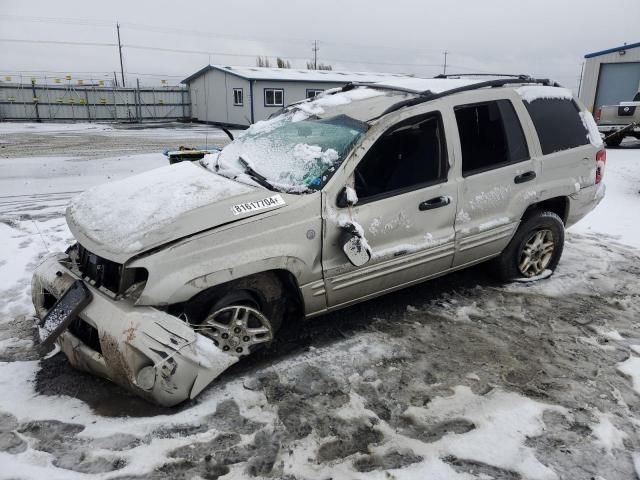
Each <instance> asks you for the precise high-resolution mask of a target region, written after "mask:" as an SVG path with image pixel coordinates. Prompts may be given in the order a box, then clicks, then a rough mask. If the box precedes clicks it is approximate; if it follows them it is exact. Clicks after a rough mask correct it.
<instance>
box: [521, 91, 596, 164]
mask: <svg viewBox="0 0 640 480" xmlns="http://www.w3.org/2000/svg"><path fill="white" fill-rule="evenodd" d="M524 105H525V107H526V108H527V110H528V111H529V115H530V116H531V120H533V124H534V126H535V127H536V132H537V133H538V138H539V139H540V146H541V147H542V153H543V154H544V155H548V154H550V153H554V152H559V151H561V150H568V149H570V148H575V147H580V146H582V145H587V144H588V143H589V138H588V135H587V133H588V132H587V129H586V128H585V126H584V123H583V122H582V119H581V118H580V109H579V108H578V105H576V102H574V101H573V100H567V99H562V98H538V99H535V100H533V101H532V102H528V101H524Z"/></svg>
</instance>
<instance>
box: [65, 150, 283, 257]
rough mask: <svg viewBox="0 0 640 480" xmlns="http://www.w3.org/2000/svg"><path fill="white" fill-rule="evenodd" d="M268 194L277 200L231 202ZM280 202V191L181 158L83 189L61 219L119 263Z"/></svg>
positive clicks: (89, 244)
mask: <svg viewBox="0 0 640 480" xmlns="http://www.w3.org/2000/svg"><path fill="white" fill-rule="evenodd" d="M274 196H277V197H279V198H280V200H281V201H276V202H269V201H267V202H266V204H267V206H264V203H263V204H261V205H260V206H261V208H254V209H252V208H248V209H246V208H238V207H237V205H239V204H240V205H242V204H245V203H247V202H259V201H260V200H263V199H267V198H271V197H274ZM287 197H290V196H289V195H287ZM284 205H285V201H284V200H282V195H279V194H276V193H274V192H270V191H267V190H264V189H261V188H259V187H252V186H249V185H245V184H242V183H238V182H235V181H233V180H230V179H228V178H225V177H222V176H220V175H217V174H215V173H213V172H211V171H209V170H206V169H205V168H203V167H202V166H200V165H199V164H194V163H191V162H181V163H177V164H175V165H171V166H167V167H162V168H158V169H155V170H151V171H149V172H145V173H142V174H139V175H134V176H131V177H128V178H125V179H123V180H118V181H115V182H111V183H107V184H104V185H101V186H98V187H95V188H92V189H90V190H87V191H86V192H84V193H82V194H80V195H78V196H77V197H75V198H74V199H73V200H72V201H71V204H70V206H69V207H68V208H67V223H68V224H69V228H70V229H71V232H72V233H73V235H74V236H75V237H76V239H77V240H78V241H79V242H80V244H82V245H83V246H84V247H85V248H87V249H88V250H89V251H91V252H93V253H95V254H97V255H100V256H102V257H105V258H108V259H110V260H112V261H116V262H119V263H124V262H125V261H126V260H127V259H129V258H131V257H132V256H134V255H136V254H138V253H141V252H144V251H146V250H149V249H150V248H153V247H156V246H159V245H162V244H165V243H168V242H171V241H173V240H177V239H179V238H182V237H185V236H187V235H191V234H194V233H197V232H201V231H204V230H207V229H210V228H214V227H216V226H218V225H222V224H225V223H229V222H232V221H236V220H242V219H244V218H247V217H250V216H253V215H257V214H260V213H264V212H265V211H268V210H273V209H275V208H279V207H281V206H284ZM234 206H236V208H235V209H233V207H234Z"/></svg>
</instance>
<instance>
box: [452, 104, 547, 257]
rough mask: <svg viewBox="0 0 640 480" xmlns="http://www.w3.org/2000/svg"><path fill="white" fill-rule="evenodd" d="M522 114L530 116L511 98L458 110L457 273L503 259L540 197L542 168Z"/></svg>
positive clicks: (455, 107)
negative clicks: (531, 148)
mask: <svg viewBox="0 0 640 480" xmlns="http://www.w3.org/2000/svg"><path fill="white" fill-rule="evenodd" d="M516 108H517V109H518V110H516ZM518 112H519V113H520V115H526V113H525V112H524V108H523V106H522V103H521V102H516V103H513V102H512V101H511V100H509V99H506V98H498V99H493V100H488V101H484V102H480V103H472V104H461V105H456V106H454V115H455V119H456V125H457V128H458V138H459V143H458V149H457V152H456V158H459V159H461V173H460V174H461V178H460V182H459V190H458V209H457V214H456V221H455V232H456V253H455V257H454V267H460V266H463V265H466V264H469V263H473V262H475V261H477V260H480V259H483V258H488V257H491V256H494V255H496V254H498V253H500V252H501V251H502V250H503V249H504V248H505V247H506V246H507V244H508V243H509V240H510V239H511V237H512V235H513V233H514V231H515V229H516V228H517V226H518V223H519V221H520V218H521V217H522V214H523V213H524V211H525V209H526V208H527V205H528V204H529V203H530V200H531V199H532V198H535V196H536V187H537V183H538V182H537V177H538V175H539V173H540V168H539V162H538V161H537V160H535V159H533V158H532V157H531V154H530V151H529V146H528V142H527V140H526V136H525V132H524V130H523V127H522V125H521V122H520V120H519V117H518Z"/></svg>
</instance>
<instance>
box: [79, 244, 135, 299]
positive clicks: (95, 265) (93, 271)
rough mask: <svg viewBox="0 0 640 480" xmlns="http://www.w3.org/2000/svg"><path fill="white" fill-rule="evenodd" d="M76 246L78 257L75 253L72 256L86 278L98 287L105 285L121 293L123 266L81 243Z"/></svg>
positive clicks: (116, 292) (108, 288)
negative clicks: (74, 255)
mask: <svg viewBox="0 0 640 480" xmlns="http://www.w3.org/2000/svg"><path fill="white" fill-rule="evenodd" d="M75 247H76V252H75V253H76V256H77V258H73V255H72V258H73V260H75V261H76V263H77V265H78V268H79V270H80V273H82V276H83V277H84V279H85V280H87V281H89V283H90V284H91V285H93V286H94V287H96V288H100V287H103V288H106V289H107V290H109V291H111V292H113V293H115V294H118V293H120V287H121V280H122V271H123V266H122V265H121V264H119V263H116V262H112V261H111V260H107V259H106V258H102V257H99V256H98V255H96V254H94V253H91V252H90V251H89V250H87V249H86V248H84V247H83V246H82V245H80V244H79V243H78V244H77V245H76V246H75ZM70 253H71V252H70Z"/></svg>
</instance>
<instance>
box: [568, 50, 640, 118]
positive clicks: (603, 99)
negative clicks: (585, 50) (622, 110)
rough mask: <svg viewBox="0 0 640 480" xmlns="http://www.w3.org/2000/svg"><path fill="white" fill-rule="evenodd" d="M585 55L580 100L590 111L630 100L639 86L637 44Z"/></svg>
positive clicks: (639, 71)
mask: <svg viewBox="0 0 640 480" xmlns="http://www.w3.org/2000/svg"><path fill="white" fill-rule="evenodd" d="M584 58H585V65H584V71H583V73H582V83H581V88H580V100H582V102H583V103H584V104H585V105H586V106H587V108H588V109H589V110H591V111H592V112H594V111H596V110H597V109H598V108H599V107H600V106H602V105H615V104H617V103H618V102H624V101H631V100H633V97H634V95H635V94H636V93H637V92H638V90H639V89H640V43H633V44H630V45H623V46H620V47H616V48H610V49H608V50H602V51H600V52H594V53H589V54H587V55H585V56H584Z"/></svg>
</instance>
